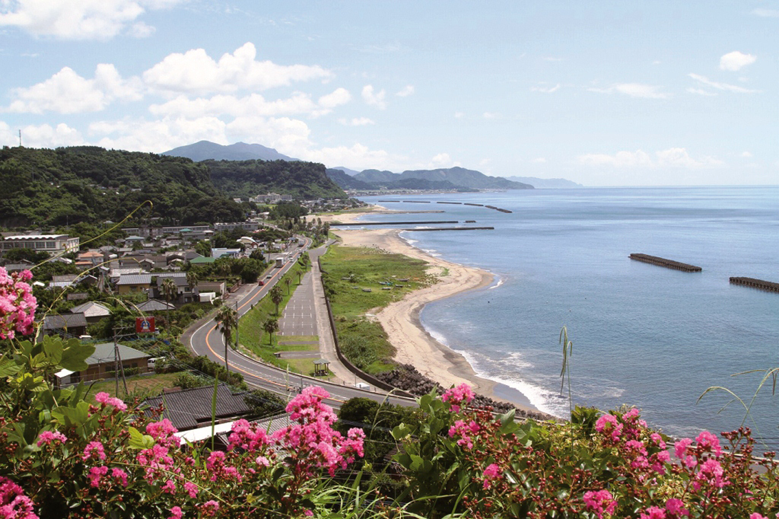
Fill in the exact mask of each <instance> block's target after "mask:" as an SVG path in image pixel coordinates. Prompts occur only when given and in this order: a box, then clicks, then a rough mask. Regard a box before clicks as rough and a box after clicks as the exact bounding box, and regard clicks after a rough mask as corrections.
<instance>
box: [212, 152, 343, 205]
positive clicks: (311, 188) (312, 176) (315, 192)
mask: <svg viewBox="0 0 779 519" xmlns="http://www.w3.org/2000/svg"><path fill="white" fill-rule="evenodd" d="M199 164H202V165H204V166H206V167H208V169H209V170H210V171H211V179H212V180H213V182H214V185H215V186H216V187H217V188H219V189H221V190H222V191H224V192H225V193H226V194H227V195H228V196H230V197H242V198H248V197H250V196H255V195H257V194H260V193H269V192H273V193H279V194H283V195H292V196H293V197H295V198H300V199H306V200H312V199H315V198H348V196H347V195H346V193H344V191H343V189H341V188H340V187H338V186H337V185H336V184H335V183H334V182H333V181H332V180H330V179H329V178H328V177H327V175H326V174H325V167H324V166H323V165H322V164H316V163H314V162H287V161H284V160H273V161H263V160H242V161H227V160H219V161H216V160H205V161H203V162H200V163H199Z"/></svg>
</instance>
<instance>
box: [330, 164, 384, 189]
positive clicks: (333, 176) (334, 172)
mask: <svg viewBox="0 0 779 519" xmlns="http://www.w3.org/2000/svg"><path fill="white" fill-rule="evenodd" d="M325 173H327V176H328V178H329V179H330V180H332V181H333V182H335V183H336V184H338V187H340V188H341V189H362V190H365V191H367V190H370V189H373V186H372V185H370V184H366V183H365V182H362V181H360V180H357V179H356V178H352V177H351V176H349V174H348V173H345V172H344V171H343V170H342V169H340V168H327V170H325ZM355 173H356V172H355Z"/></svg>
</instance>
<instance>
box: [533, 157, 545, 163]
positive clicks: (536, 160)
mask: <svg viewBox="0 0 779 519" xmlns="http://www.w3.org/2000/svg"><path fill="white" fill-rule="evenodd" d="M530 162H532V163H533V164H546V159H545V158H544V157H538V158H535V159H533V160H531V161H530Z"/></svg>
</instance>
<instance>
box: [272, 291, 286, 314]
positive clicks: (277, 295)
mask: <svg viewBox="0 0 779 519" xmlns="http://www.w3.org/2000/svg"><path fill="white" fill-rule="evenodd" d="M270 300H271V301H272V302H273V304H274V305H276V317H278V316H279V305H280V304H281V302H282V301H284V294H283V293H282V292H281V287H280V286H278V285H276V286H274V287H273V288H271V289H270Z"/></svg>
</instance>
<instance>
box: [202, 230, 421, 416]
mask: <svg viewBox="0 0 779 519" xmlns="http://www.w3.org/2000/svg"><path fill="white" fill-rule="evenodd" d="M309 245H310V240H308V239H307V241H306V247H305V248H304V249H306V248H307V247H308V246H309ZM322 252H323V251H320V252H319V254H321V253H322ZM301 253H304V251H301ZM314 256H316V255H314ZM312 259H313V260H314V264H316V257H314V258H312ZM292 265H293V263H292V262H290V263H288V264H287V265H285V266H284V267H282V268H280V269H274V270H273V273H272V274H271V278H270V279H268V280H266V281H267V283H266V284H265V286H262V287H260V286H254V287H244V289H243V290H242V291H241V293H240V294H239V293H236V294H234V296H235V301H236V302H237V304H236V306H237V308H238V314H239V316H241V315H243V314H245V313H246V312H248V311H249V310H250V309H251V306H252V305H253V304H254V303H256V302H257V301H259V300H260V299H261V298H262V297H263V296H265V294H267V293H268V292H269V291H270V289H271V288H272V287H273V286H274V285H275V284H276V283H277V282H278V281H279V280H280V279H281V277H282V276H283V275H284V274H285V273H286V272H287V271H288V270H289V269H290V268H291V267H292ZM320 288H321V287H320ZM225 304H235V302H234V301H228V302H226V303H225ZM328 328H329V326H328ZM320 329H321V327H320ZM189 347H190V349H191V350H192V351H193V352H194V353H195V355H205V356H207V357H208V358H209V359H211V360H213V361H215V362H218V363H220V364H222V363H224V358H225V353H227V358H228V363H229V369H230V370H231V371H238V372H239V373H241V374H242V375H243V376H244V380H245V381H246V383H247V384H249V385H250V386H255V387H259V388H262V389H266V390H269V391H273V392H275V393H279V394H282V395H284V394H295V393H297V391H298V390H299V388H301V387H305V386H310V385H318V386H321V387H323V388H325V389H326V390H327V391H328V392H329V393H330V395H331V398H330V399H329V403H330V404H331V405H333V406H334V407H338V406H339V405H340V404H341V403H342V402H345V401H347V400H349V399H351V398H355V397H366V398H371V399H373V400H376V401H379V402H380V401H383V400H384V399H385V398H387V397H386V395H385V394H384V393H378V392H376V393H374V392H370V391H363V390H360V389H356V388H355V387H350V386H346V385H344V384H346V383H345V382H342V383H341V384H333V383H329V382H326V381H324V380H318V379H314V378H311V377H305V376H302V375H297V374H294V373H287V372H285V371H283V370H281V369H278V368H276V367H274V366H270V365H268V364H264V363H262V362H259V361H256V360H253V359H250V358H249V357H247V356H245V355H243V354H241V353H239V352H236V351H235V350H233V349H230V350H229V351H228V352H225V344H224V340H223V338H222V334H221V333H220V332H219V331H218V330H217V329H216V323H215V322H214V320H213V319H212V320H209V321H207V322H205V323H203V324H200V326H198V327H197V329H196V330H194V332H192V334H191V336H190V339H189ZM374 390H375V388H374ZM388 400H389V401H390V402H391V403H393V404H400V405H407V406H411V405H416V403H415V402H414V400H413V399H410V398H403V397H395V396H391V397H388Z"/></svg>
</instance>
